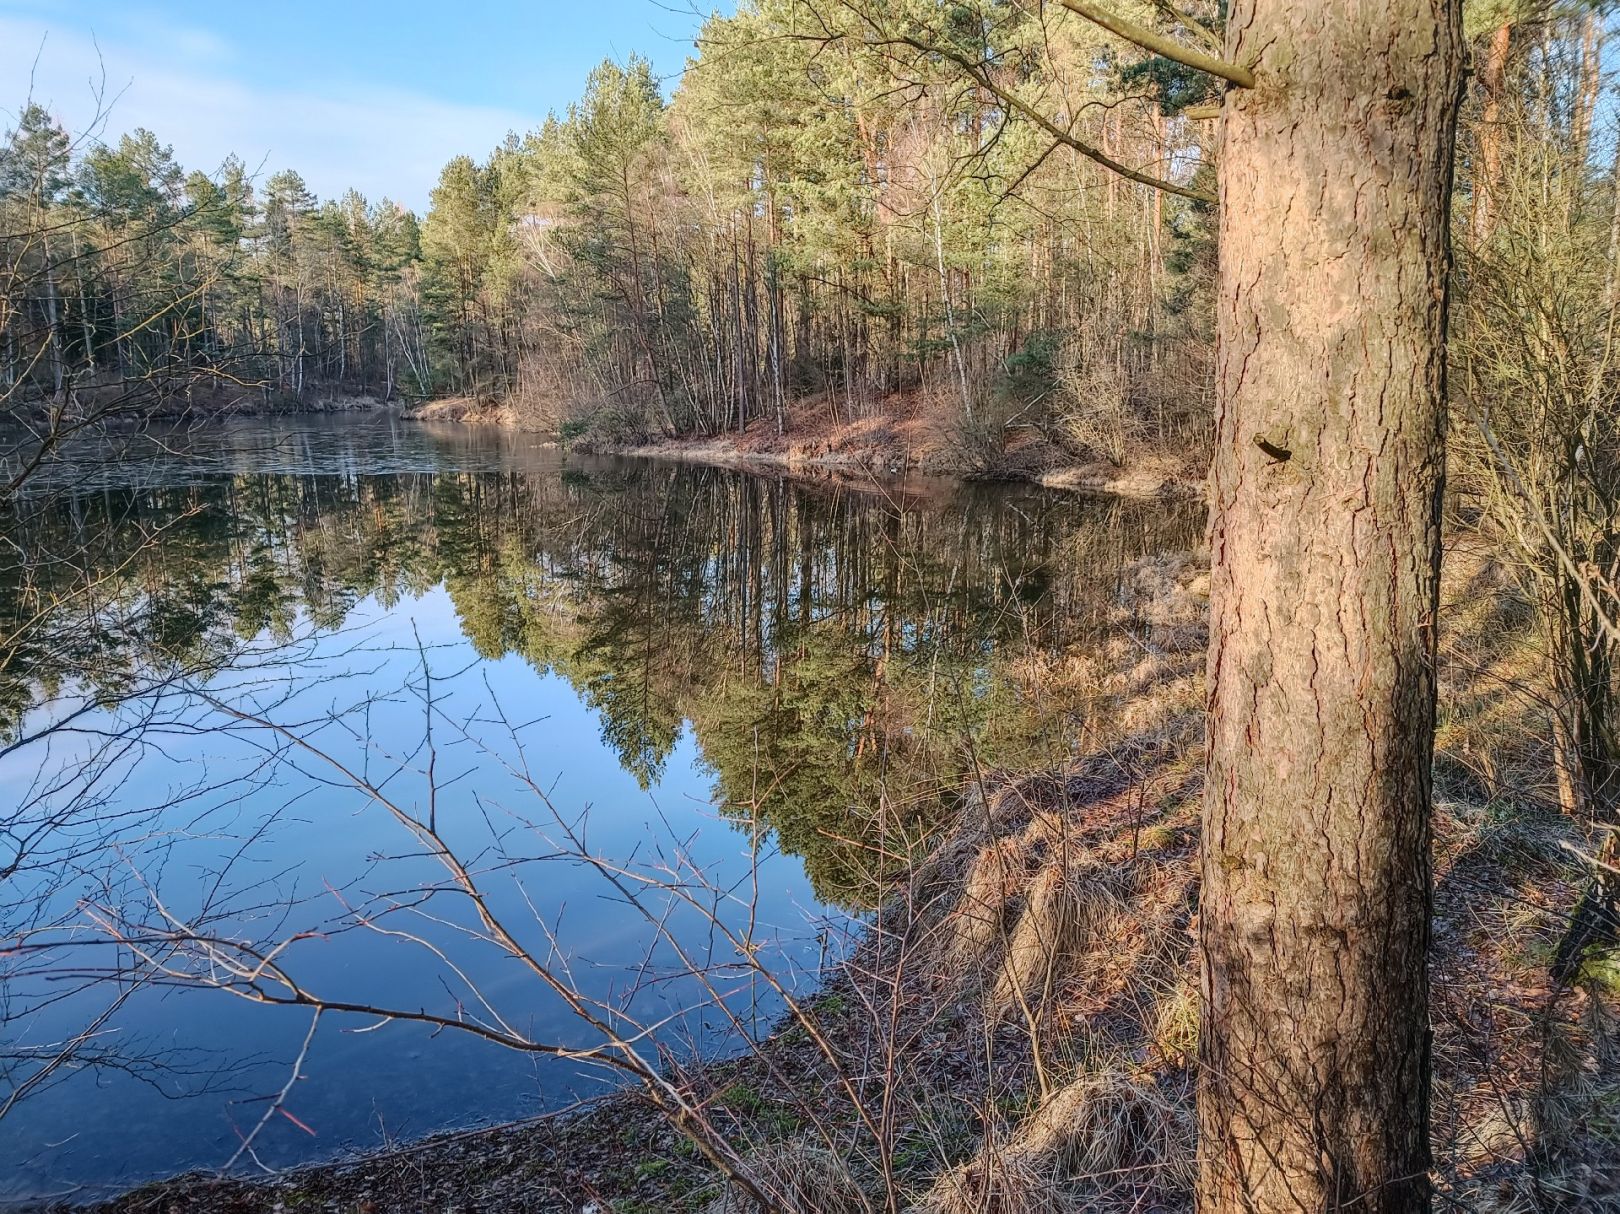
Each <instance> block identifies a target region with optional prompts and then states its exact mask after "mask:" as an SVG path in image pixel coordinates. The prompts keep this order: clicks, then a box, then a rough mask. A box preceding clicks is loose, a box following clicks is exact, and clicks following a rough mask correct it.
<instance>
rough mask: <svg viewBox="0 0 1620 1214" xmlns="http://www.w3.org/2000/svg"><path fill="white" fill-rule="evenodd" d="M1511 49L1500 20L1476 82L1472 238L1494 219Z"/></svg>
mask: <svg viewBox="0 0 1620 1214" xmlns="http://www.w3.org/2000/svg"><path fill="white" fill-rule="evenodd" d="M1512 49H1513V23H1512V22H1511V21H1504V22H1503V23H1502V24H1501V25H1499V26H1497V27H1496V32H1495V33H1493V34H1492V35H1491V44H1490V46H1489V47H1488V48H1487V49H1486V52H1485V62H1484V64H1483V65H1482V66H1481V68H1480V73H1479V84H1480V88H1482V89H1483V90H1484V92H1485V105H1484V108H1483V109H1482V110H1481V112H1480V117H1479V132H1478V134H1477V135H1476V136H1475V140H1474V145H1475V150H1476V155H1475V164H1474V186H1473V211H1472V227H1473V230H1474V239H1476V240H1484V239H1485V238H1486V237H1488V236H1489V235H1490V234H1491V228H1492V227H1493V226H1494V224H1495V222H1496V206H1495V198H1494V196H1493V191H1495V189H1496V188H1497V185H1498V183H1500V181H1501V180H1502V97H1503V93H1504V91H1505V89H1506V87H1507V64H1508V54H1509V52H1510V51H1512Z"/></svg>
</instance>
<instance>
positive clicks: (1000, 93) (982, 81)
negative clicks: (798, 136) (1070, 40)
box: [901, 38, 1216, 205]
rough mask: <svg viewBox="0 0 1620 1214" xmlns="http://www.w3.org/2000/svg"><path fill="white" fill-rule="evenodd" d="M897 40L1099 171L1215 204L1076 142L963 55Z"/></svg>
mask: <svg viewBox="0 0 1620 1214" xmlns="http://www.w3.org/2000/svg"><path fill="white" fill-rule="evenodd" d="M901 41H903V42H904V43H905V44H906V45H908V46H910V47H912V48H914V49H916V50H919V51H921V52H922V53H923V54H925V55H939V56H941V57H943V58H945V59H949V60H950V61H951V62H952V63H954V64H956V66H957V67H959V68H961V69H962V70H963V71H964V72H966V73H967V75H968V76H969V77H970V78H971V79H972V80H973V81H974V82H975V83H977V84H978V85H980V86H981V87H982V88H984V89H986V90H988V91H989V92H991V93H994V94H995V96H996V97H997V98H998V99H999V100H1000V101H1001V102H1002V104H1004V105H1005V106H1006V107H1007V108H1008V109H1010V110H1012V111H1013V112H1015V113H1017V114H1019V115H1021V116H1023V117H1024V118H1027V119H1028V120H1029V121H1030V122H1033V123H1034V124H1035V125H1036V126H1038V127H1040V128H1041V129H1042V130H1043V131H1045V132H1046V133H1047V134H1048V135H1050V136H1052V138H1053V139H1056V140H1057V141H1058V142H1059V143H1061V144H1063V145H1065V146H1066V147H1070V148H1073V149H1074V150H1075V151H1077V152H1079V153H1080V154H1081V155H1082V156H1084V157H1085V158H1086V159H1088V160H1092V161H1095V162H1096V163H1097V164H1100V165H1102V167H1103V168H1105V169H1107V170H1109V171H1110V172H1113V173H1118V174H1119V175H1120V176H1121V177H1124V178H1125V179H1126V180H1128V181H1134V182H1137V183H1138V184H1139V185H1145V186H1151V187H1152V188H1153V189H1155V190H1163V191H1164V192H1165V193H1167V194H1176V195H1179V196H1180V197H1182V198H1191V199H1192V200H1193V201H1194V202H1207V203H1209V204H1211V205H1214V204H1215V202H1216V198H1215V195H1213V194H1210V193H1208V192H1206V191H1204V190H1199V189H1194V188H1193V187H1192V186H1186V185H1177V184H1176V183H1175V182H1173V181H1166V180H1164V179H1163V178H1161V177H1155V176H1153V174H1151V173H1144V172H1142V171H1140V170H1139V169H1133V168H1131V167H1130V166H1128V165H1124V164H1121V163H1120V162H1119V161H1117V160H1115V159H1114V158H1113V157H1112V156H1110V155H1108V153H1106V152H1104V151H1103V150H1102V149H1101V148H1099V147H1094V146H1093V145H1091V144H1089V143H1087V142H1085V140H1083V139H1077V138H1076V137H1075V136H1074V135H1072V134H1070V133H1069V132H1068V131H1066V130H1064V129H1063V128H1062V127H1060V126H1058V125H1057V123H1055V122H1053V121H1052V120H1051V119H1050V118H1048V117H1047V116H1046V115H1045V114H1042V113H1041V112H1040V111H1039V110H1037V109H1036V108H1035V107H1034V106H1032V105H1030V104H1029V103H1028V102H1025V101H1023V100H1021V99H1020V98H1019V97H1018V96H1017V95H1016V94H1014V93H1012V92H1011V91H1009V90H1008V89H1005V88H1002V87H1001V85H999V84H997V83H996V82H995V81H994V80H992V79H991V77H990V73H989V72H987V71H984V70H982V68H981V66H980V65H979V64H977V63H974V62H973V61H972V60H971V59H969V58H968V57H967V56H966V55H963V54H960V53H959V52H957V51H953V50H951V49H950V48H949V47H944V46H933V45H930V44H928V43H925V42H921V41H919V40H917V39H915V38H903V39H901Z"/></svg>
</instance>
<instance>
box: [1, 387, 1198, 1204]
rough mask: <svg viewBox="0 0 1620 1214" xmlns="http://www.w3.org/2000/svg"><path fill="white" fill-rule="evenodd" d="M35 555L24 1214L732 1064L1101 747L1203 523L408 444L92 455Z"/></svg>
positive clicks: (26, 501) (70, 473) (35, 527)
mask: <svg viewBox="0 0 1620 1214" xmlns="http://www.w3.org/2000/svg"><path fill="white" fill-rule="evenodd" d="M4 523H5V531H6V535H7V537H8V538H9V539H10V540H11V541H13V543H12V544H10V545H8V549H9V554H8V555H6V556H5V557H4V558H3V560H4V565H3V568H0V636H8V637H10V638H11V639H10V641H9V642H8V643H7V644H6V647H5V649H4V650H0V657H3V658H4V669H3V671H0V728H3V730H4V735H3V737H4V742H3V745H0V790H3V793H4V800H5V802H6V803H7V804H8V805H9V806H11V807H12V808H10V809H8V810H4V811H0V812H4V813H7V814H9V817H7V818H6V819H5V820H4V822H3V827H4V829H3V831H0V869H3V870H4V871H5V872H6V874H7V878H8V879H7V882H6V885H5V886H4V894H3V897H0V932H3V933H4V938H5V939H6V940H7V941H8V942H10V945H11V946H10V947H8V948H7V950H6V951H5V952H4V954H3V956H0V980H3V982H4V986H3V991H4V996H3V1005H0V1013H3V1015H4V1021H3V1024H0V1066H3V1068H4V1071H3V1074H0V1109H3V1113H0V1186H3V1187H0V1198H4V1199H8V1200H17V1199H22V1198H28V1197H37V1196H40V1195H44V1194H50V1193H69V1192H72V1193H77V1194H81V1195H84V1194H94V1193H98V1192H105V1191H107V1190H109V1189H113V1188H117V1187H120V1186H126V1185H130V1184H133V1183H138V1182H140V1181H142V1180H145V1179H150V1178H153V1177H157V1176H162V1175H166V1174H172V1173H175V1172H179V1171H183V1170H186V1169H189V1168H218V1167H222V1166H225V1165H227V1164H231V1165H232V1166H234V1167H236V1168H238V1169H241V1170H251V1169H253V1168H254V1167H256V1166H263V1167H270V1168H274V1167H282V1166H286V1165H289V1164H295V1163H299V1162H304V1161H309V1160H313V1159H320V1158H326V1157H331V1156H334V1155H336V1154H339V1153H341V1152H343V1151H345V1150H350V1149H366V1148H373V1147H377V1146H380V1145H383V1144H386V1143H390V1142H397V1141H400V1140H402V1139H409V1138H412V1137H416V1136H420V1135H423V1134H427V1133H431V1132H434V1131H437V1130H442V1129H446V1128H451V1127H459V1126H466V1125H472V1124H477V1123H481V1122H487V1121H499V1120H507V1119H512V1118H516V1117H521V1116H525V1115H528V1114H533V1113H536V1112H541V1111H546V1110H554V1109H557V1108H561V1107H565V1106H567V1105H568V1104H569V1103H571V1102H573V1101H575V1100H578V1099H580V1098H582V1097H588V1096H590V1095H592V1094H593V1093H597V1092H600V1091H601V1090H603V1087H604V1085H608V1084H612V1083H618V1082H623V1079H622V1077H620V1076H619V1075H618V1074H617V1073H616V1072H615V1071H614V1069H613V1068H612V1067H611V1066H603V1065H602V1064H601V1062H600V1060H598V1059H594V1058H592V1057H589V1056H578V1055H576V1054H575V1053H573V1052H572V1051H576V1050H587V1049H590V1048H591V1047H596V1046H599V1045H600V1044H601V1042H602V1033H603V1032H604V1031H609V1032H612V1033H614V1034H617V1035H619V1036H620V1037H621V1038H633V1043H634V1044H635V1045H636V1047H637V1048H638V1049H640V1050H641V1051H642V1052H643V1053H644V1054H645V1055H647V1056H649V1057H654V1058H657V1057H659V1056H662V1057H665V1058H667V1059H669V1060H671V1061H673V1060H678V1059H681V1058H689V1057H694V1056H715V1055H719V1054H723V1053H724V1052H726V1051H728V1050H734V1049H736V1048H738V1046H739V1044H740V1042H741V1041H742V1039H743V1038H744V1037H745V1036H746V1035H748V1034H758V1033H763V1032H765V1031H767V1030H768V1028H769V1026H770V1023H771V1021H772V1018H773V1017H774V1016H776V1015H777V1014H778V1013H779V1011H780V1009H781V1006H782V1005H781V995H780V993H779V992H778V990H777V989H776V986H775V985H773V983H772V982H768V981H765V980H764V978H762V976H761V972H760V971H761V970H762V969H768V970H769V971H770V973H771V974H772V975H773V976H774V977H775V978H776V979H777V981H778V982H779V983H780V985H781V987H782V988H783V989H785V990H796V991H800V992H806V991H809V990H812V989H813V988H814V985H815V983H816V981H817V975H818V973H819V972H820V971H821V968H822V967H823V966H824V965H826V964H827V963H828V962H829V960H831V959H833V958H835V957H836V956H838V955H839V954H840V952H841V950H843V949H844V948H845V947H847V942H848V940H849V939H850V937H851V935H852V934H853V933H854V932H855V931H858V929H859V923H860V916H861V914H862V913H863V911H865V910H867V909H869V908H870V907H871V906H872V905H873V904H874V903H875V902H876V901H877V900H879V899H881V898H882V897H883V894H884V891H885V889H886V888H889V885H888V883H889V882H890V881H891V880H892V878H893V876H894V874H895V871H896V868H897V867H898V866H901V865H903V864H904V862H905V856H906V855H907V854H908V852H909V850H910V849H913V848H915V847H918V846H922V845H924V844H925V841H926V839H927V837H928V834H929V831H930V830H931V829H932V828H933V827H934V826H936V825H937V824H938V823H939V822H940V821H941V820H942V819H943V817H944V816H945V815H946V814H948V813H949V811H950V808H951V806H952V805H953V804H954V803H955V801H956V799H957V798H958V797H959V796H960V794H961V792H962V790H963V789H964V788H965V787H967V786H968V785H969V784H970V783H971V782H972V781H973V780H975V779H977V778H979V777H980V776H981V775H982V774H983V773H984V772H986V771H989V770H992V769H995V768H1010V769H1015V770H1024V769H1032V768H1037V767H1045V766H1051V765H1053V764H1056V763H1059V762H1061V761H1063V760H1064V759H1065V758H1066V757H1068V756H1069V755H1071V754H1072V753H1073V752H1074V747H1075V745H1076V739H1077V738H1079V737H1081V736H1082V735H1083V733H1084V731H1085V728H1086V714H1087V713H1088V712H1089V711H1092V708H1091V705H1092V703H1093V701H1092V700H1091V699H1090V698H1088V695H1087V694H1086V693H1085V690H1084V688H1083V687H1081V686H1079V685H1078V682H1077V681H1075V680H1064V679H1054V678H1052V677H1050V675H1051V672H1052V670H1053V669H1054V667H1055V666H1057V665H1060V664H1061V663H1062V662H1063V661H1064V660H1065V655H1070V654H1072V653H1074V652H1075V651H1076V649H1077V648H1078V647H1084V646H1086V645H1088V644H1094V643H1095V642H1096V641H1097V639H1098V638H1099V637H1104V636H1110V635H1117V634H1118V633H1119V632H1120V630H1121V629H1126V630H1128V629H1129V627H1130V622H1129V620H1128V619H1123V620H1122V614H1121V609H1120V593H1119V585H1120V579H1121V578H1122V577H1123V576H1124V573H1125V571H1126V570H1127V569H1129V568H1130V567H1131V566H1132V564H1133V563H1135V562H1140V561H1142V560H1145V559H1151V558H1152V557H1153V556H1154V555H1155V554H1157V553H1160V552H1166V551H1179V550H1185V549H1187V548H1190V547H1193V546H1195V545H1196V543H1197V542H1198V537H1199V534H1200V531H1201V527H1202V519H1201V512H1200V511H1199V510H1198V509H1197V508H1196V507H1192V506H1178V505H1169V504H1165V503H1145V502H1144V503H1125V502H1118V501H1102V500H1091V499H1085V498H1081V497H1076V496H1064V495H1059V494H1054V493H1048V492H1044V491H1041V490H1037V489H1033V488H1029V487H1014V486H1005V485H1001V486H992V485H963V484H955V483H945V482H937V481H919V480H916V479H911V480H896V481H893V482H868V483H860V482H859V481H854V480H852V481H847V482H842V483H841V482H834V481H827V482H824V483H815V482H800V481H792V480H788V479H785V478H781V477H770V476H751V475H747V474H743V473H740V472H733V471H726V470H717V469H711V468H701V467H695V466H683V465H675V464H668V463H654V462H647V461H631V460H612V459H600V458H582V457H576V456H571V455H565V454H563V453H560V452H558V451H557V450H555V449H552V448H549V447H546V446H544V445H543V444H540V443H538V442H536V441H533V440H530V439H527V438H524V437H522V436H513V435H508V434H504V433H499V432H495V431H487V430H478V429H472V428H448V427H447V428H437V427H430V426H423V425H413V424H410V423H405V422H401V421H399V420H397V419H394V418H391V417H389V416H385V415H359V416H352V417H345V418H341V419H324V420H322V419H314V420H297V421H286V420H283V421H269V420H243V421H235V422H231V423H228V424H222V425H219V426H218V427H216V428H212V429H203V430H197V431H193V432H190V433H184V434H180V433H177V434H175V435H172V436H168V437H166V438H165V440H164V441H163V443H162V445H161V447H158V446H154V445H153V444H151V443H145V444H142V445H141V446H139V447H130V448H128V449H123V450H119V451H112V450H108V451H105V452H86V453H85V454H84V455H83V457H82V458H80V459H79V460H78V461H77V462H75V463H74V464H71V465H67V466H58V467H54V468H52V469H49V470H48V471H47V473H46V474H43V475H41V476H39V477H37V478H36V479H35V480H34V481H33V482H31V485H30V487H29V489H28V491H27V492H26V493H25V494H24V495H23V497H22V498H21V500H19V501H18V502H16V503H15V504H14V505H13V506H12V507H10V508H9V514H8V516H7V517H6V518H5V520H4ZM475 894H476V896H474V895H475ZM750 959H751V963H750ZM281 975H285V976H286V978H285V980H284V981H283V980H282V978H281V977H280V976H281ZM295 991H308V992H314V993H315V994H317V995H318V996H319V997H320V998H322V999H324V1000H328V1001H338V1002H341V1003H343V1004H344V1005H346V1006H350V1007H352V1008H353V1009H354V1010H350V1011H333V1012H329V1013H327V1014H325V1015H323V1016H321V1017H320V1018H318V1019H317V1018H315V1017H313V1016H312V1014H311V1012H310V1009H309V1008H308V1007H305V1006H291V1007H289V1006H277V1005H273V1004H270V1003H266V1002H264V1001H263V1000H262V998H261V997H262V996H264V995H265V994H266V993H268V994H269V995H271V996H273V997H275V998H277V999H283V1000H290V1001H292V1002H294V1003H296V1002H297V999H296V998H295V997H293V994H292V993H293V992H295ZM571 1003H573V1004H574V1005H575V1006H571ZM582 1008H583V1010H585V1011H587V1012H588V1013H589V1015H590V1017H591V1019H592V1020H594V1022H595V1024H594V1026H593V1025H592V1024H590V1023H587V1022H586V1021H585V1020H584V1019H582V1018H581V1015H580V1014H579V1012H580V1010H581V1009H582ZM66 1043H73V1044H74V1046H75V1048H74V1050H73V1052H72V1055H71V1057H63V1047H64V1044H66ZM514 1045H516V1046H518V1047H520V1048H516V1049H514V1048H512V1047H513V1046H514ZM559 1051H560V1052H559Z"/></svg>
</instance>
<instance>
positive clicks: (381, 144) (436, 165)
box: [0, 15, 536, 210]
mask: <svg viewBox="0 0 1620 1214" xmlns="http://www.w3.org/2000/svg"><path fill="white" fill-rule="evenodd" d="M142 27H143V28H142V29H141V30H139V31H133V30H132V31H128V32H126V31H124V30H115V31H110V32H107V33H99V32H98V34H97V35H94V36H92V35H91V34H89V33H86V32H83V31H80V30H76V29H63V28H62V23H53V22H50V21H48V20H44V19H41V18H37V17H25V16H20V15H19V16H6V15H0V85H3V86H4V94H3V95H0V113H3V114H4V116H5V119H6V120H7V123H9V120H10V118H12V117H13V116H14V115H15V112H16V109H17V107H18V106H19V105H20V104H21V103H22V101H23V100H24V98H25V95H26V94H27V93H28V91H29V80H30V75H32V80H33V99H34V100H35V101H38V102H40V103H41V104H43V105H45V106H46V107H47V108H49V109H50V110H51V111H52V112H53V113H54V114H56V115H57V116H58V118H60V119H61V120H62V122H63V123H64V125H66V126H67V127H68V129H69V130H71V131H75V132H77V131H80V130H82V129H84V128H85V127H86V125H88V124H89V123H90V122H91V121H92V120H93V118H94V116H95V113H96V100H95V93H96V89H97V87H98V86H99V85H100V82H101V81H102V79H103V74H104V76H105V87H106V93H107V95H108V99H109V100H110V101H112V106H111V113H110V116H109V118H108V120H107V123H106V126H105V129H104V137H106V138H108V139H116V138H117V136H118V135H119V134H121V133H122V132H124V131H128V130H132V129H134V128H135V127H137V126H143V127H146V128H148V129H150V130H151V131H152V132H153V133H155V134H156V135H157V136H158V138H159V139H160V140H162V141H163V142H164V143H168V144H172V145H173V147H174V152H175V156H176V158H177V159H178V160H179V161H180V163H181V164H183V165H184V166H185V167H186V168H187V169H194V168H200V169H203V170H205V171H211V170H213V169H214V168H217V167H218V165H219V164H220V162H221V161H223V160H224V159H225V157H226V156H227V155H229V154H230V153H232V152H234V153H236V154H237V155H238V156H240V157H241V158H242V160H243V161H245V162H246V163H247V165H248V166H249V168H250V169H258V168H260V167H261V165H262V167H263V170H264V173H265V174H266V175H268V174H269V173H272V172H275V171H276V170H278V169H283V168H291V169H297V170H298V171H299V172H300V173H302V174H303V176H304V179H305V180H306V181H307V182H308V183H309V185H310V188H311V189H313V190H314V191H315V192H316V193H317V194H319V195H321V196H322V197H323V198H331V197H336V196H337V195H339V194H340V193H342V191H343V190H345V189H347V188H349V187H351V186H352V187H353V188H355V189H357V190H360V191H361V192H362V193H364V194H365V195H366V196H367V197H369V198H371V199H373V200H375V199H377V198H380V197H382V196H383V195H385V194H386V195H387V196H389V197H391V198H393V199H395V200H396V201H399V202H403V203H405V204H406V205H407V206H412V207H416V208H417V209H419V210H422V209H425V208H426V206H427V198H428V191H429V190H431V189H432V187H433V183H434V182H435V181H436V180H437V179H438V175H439V170H440V169H441V168H443V166H444V163H445V161H447V160H449V159H450V158H451V157H452V156H456V155H459V154H462V153H466V154H468V155H471V156H474V157H478V158H482V157H483V156H484V155H485V154H486V153H487V152H488V151H489V150H490V149H491V148H493V147H494V146H495V145H496V144H497V143H499V142H500V141H501V140H502V139H503V138H504V137H505V136H506V133H507V132H508V131H510V130H516V131H519V132H522V131H525V130H527V129H528V128H530V127H532V126H534V125H535V123H536V118H535V117H534V116H532V115H525V114H519V113H516V112H513V111H508V110H502V109H498V108H494V107H489V106H474V105H462V104H459V103H456V102H450V101H444V100H441V99H438V98H435V97H431V96H427V95H425V94H421V93H414V92H410V91H407V90H401V89H392V88H382V87H372V86H367V85H356V84H353V83H350V82H346V81H333V82H332V83H331V85H330V86H329V87H325V88H321V89H319V90H312V89H309V88H303V89H297V90H291V89H278V88H275V87H262V86H257V85H253V84H247V83H243V82H241V81H238V80H232V79H230V78H229V77H228V76H226V75H224V74H223V72H222V70H221V69H222V67H223V66H225V65H228V64H230V63H231V62H233V61H237V60H238V58H239V54H238V51H239V48H235V47H232V46H230V45H228V44H225V43H223V42H222V41H221V40H220V39H218V38H217V37H215V36H214V35H212V34H210V33H207V32H206V31H202V30H197V29H193V28H183V27H174V26H169V27H163V26H153V25H150V24H148V23H145V22H143V23H142ZM36 56H37V60H38V61H37V65H36V63H35V60H36Z"/></svg>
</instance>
